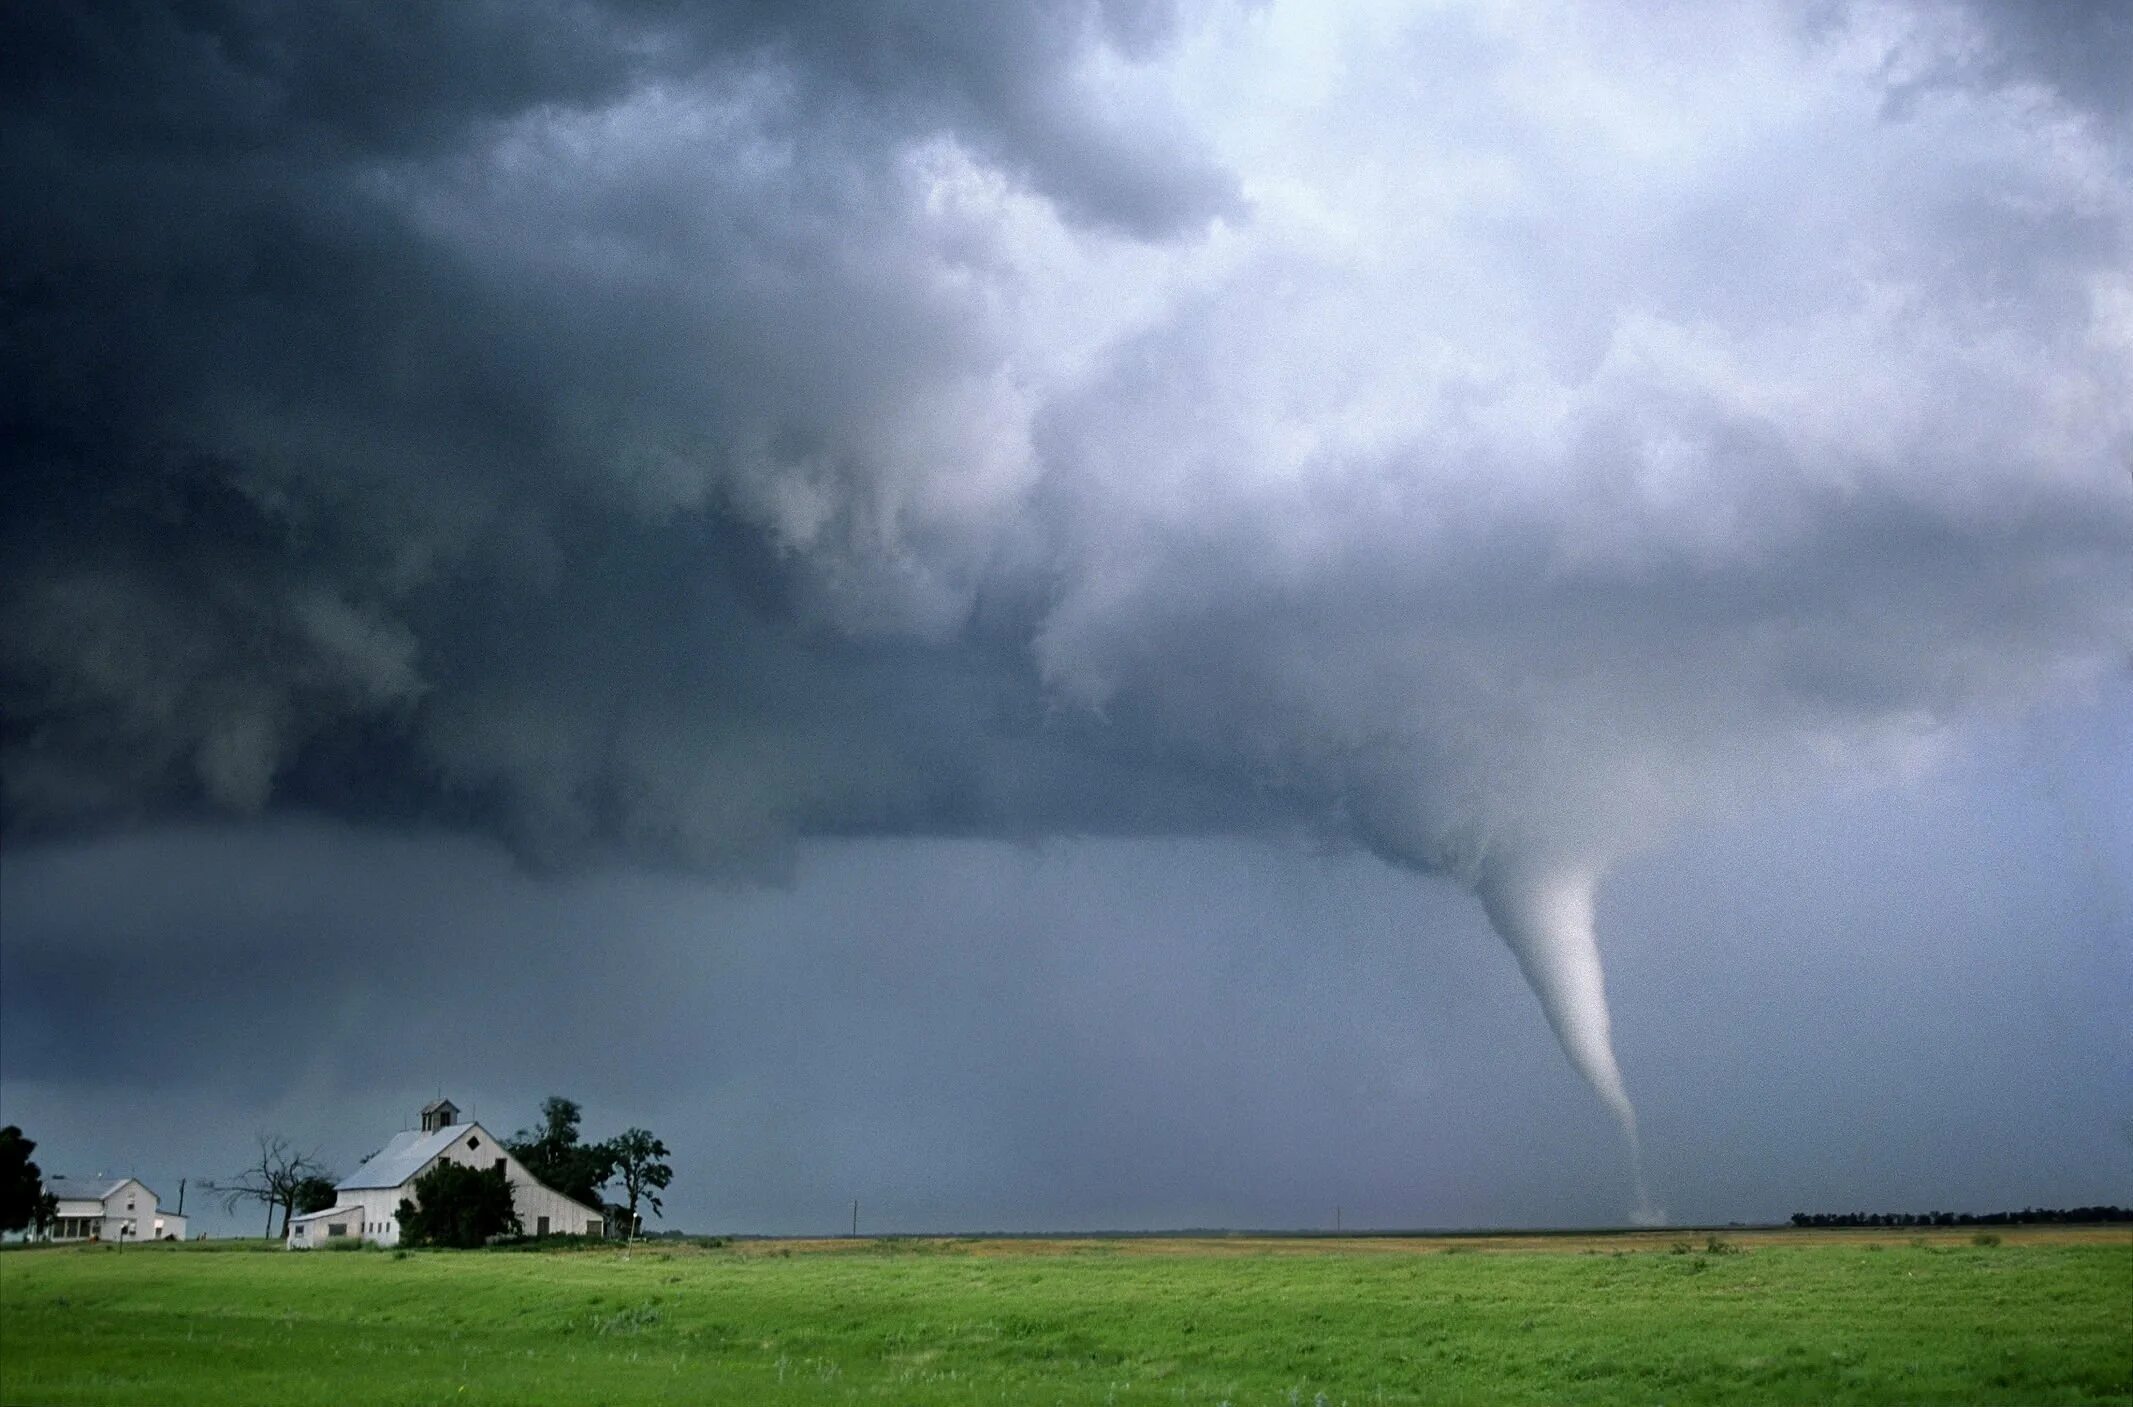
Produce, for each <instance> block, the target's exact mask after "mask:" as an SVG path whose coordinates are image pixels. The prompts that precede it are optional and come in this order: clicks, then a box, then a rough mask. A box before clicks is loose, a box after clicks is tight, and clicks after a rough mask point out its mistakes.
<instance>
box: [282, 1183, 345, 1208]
mask: <svg viewBox="0 0 2133 1407" xmlns="http://www.w3.org/2000/svg"><path fill="white" fill-rule="evenodd" d="M293 1200H294V1203H295V1206H296V1214H297V1215H298V1216H302V1215H303V1214H304V1213H305V1212H322V1211H324V1210H326V1208H328V1207H330V1206H332V1205H333V1204H334V1203H335V1202H337V1201H339V1200H340V1194H339V1193H338V1192H336V1191H334V1190H333V1179H332V1178H330V1177H322V1176H313V1177H307V1178H305V1179H304V1180H303V1181H302V1182H299V1183H297V1184H296V1187H295V1189H294V1192H293Z"/></svg>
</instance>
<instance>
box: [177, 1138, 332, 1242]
mask: <svg viewBox="0 0 2133 1407" xmlns="http://www.w3.org/2000/svg"><path fill="white" fill-rule="evenodd" d="M314 1181H323V1182H324V1183H325V1184H326V1185H327V1187H328V1188H331V1187H332V1185H333V1174H332V1173H331V1172H329V1171H327V1169H326V1165H325V1164H324V1163H322V1162H320V1161H319V1158H318V1154H316V1153H299V1152H297V1151H296V1149H295V1147H294V1146H293V1145H292V1144H291V1143H290V1142H289V1140H288V1139H286V1138H283V1137H282V1136H281V1135H280V1134H278V1133H263V1134H260V1135H259V1156H258V1157H257V1158H256V1159H255V1160H254V1161H253V1162H252V1164H251V1165H250V1166H249V1167H246V1168H244V1169H243V1170H241V1171H240V1172H238V1173H237V1174H236V1175H235V1176H233V1177H231V1178H230V1179H229V1181H227V1182H210V1183H208V1184H206V1185H207V1189H208V1191H210V1192H219V1193H221V1194H222V1205H223V1208H224V1210H226V1211H232V1212H234V1211H236V1210H237V1207H238V1204H239V1203H241V1202H263V1203H265V1204H266V1208H267V1230H266V1234H267V1235H269V1236H272V1235H273V1234H274V1212H275V1209H276V1208H279V1209H280V1210H281V1234H282V1235H284V1236H286V1235H288V1234H289V1217H290V1214H291V1213H292V1211H293V1210H294V1209H295V1207H296V1194H297V1189H298V1188H300V1187H302V1186H303V1185H304V1184H305V1183H307V1182H314ZM326 1205H327V1206H329V1207H330V1206H332V1205H333V1203H332V1201H331V1200H328V1201H327V1203H326Z"/></svg>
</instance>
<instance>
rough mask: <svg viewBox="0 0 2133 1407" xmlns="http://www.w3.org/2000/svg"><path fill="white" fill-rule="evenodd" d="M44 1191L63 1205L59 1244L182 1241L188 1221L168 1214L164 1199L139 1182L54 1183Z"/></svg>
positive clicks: (55, 1233) (57, 1225) (56, 1226)
mask: <svg viewBox="0 0 2133 1407" xmlns="http://www.w3.org/2000/svg"><path fill="white" fill-rule="evenodd" d="M44 1190H45V1191H47V1192H49V1193H51V1194H52V1199H53V1200H54V1201H56V1202H57V1203H59V1214H58V1217H57V1219H56V1220H55V1221H54V1222H53V1223H52V1229H51V1232H50V1235H51V1238H52V1239H53V1240H54V1241H182V1240H184V1239H185V1218H184V1217H183V1216H181V1215H179V1214H178V1213H176V1212H166V1211H164V1210H163V1209H162V1207H161V1206H160V1205H159V1203H160V1202H161V1200H162V1199H161V1198H159V1197H157V1196H156V1194H155V1192H154V1190H153V1189H151V1188H150V1187H149V1186H148V1184H147V1183H145V1182H143V1181H141V1180H140V1179H139V1178H137V1177H48V1178H46V1179H45V1180H44Z"/></svg>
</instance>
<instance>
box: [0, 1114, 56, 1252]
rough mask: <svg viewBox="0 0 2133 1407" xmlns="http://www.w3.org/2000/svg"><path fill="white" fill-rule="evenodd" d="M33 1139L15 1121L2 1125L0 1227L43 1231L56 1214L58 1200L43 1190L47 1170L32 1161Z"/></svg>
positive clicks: (35, 1146) (0, 1137)
mask: <svg viewBox="0 0 2133 1407" xmlns="http://www.w3.org/2000/svg"><path fill="white" fill-rule="evenodd" d="M36 1151H37V1143H36V1140H34V1139H29V1138H24V1137H23V1136H22V1130H21V1129H19V1128H17V1127H16V1126H15V1125H13V1124H9V1125H8V1126H7V1127H6V1128H0V1231H27V1230H31V1229H33V1228H34V1229H35V1230H36V1231H38V1232H40V1233H42V1232H43V1230H44V1229H45V1227H46V1226H48V1225H49V1224H50V1223H51V1220H52V1218H53V1217H54V1216H55V1215H57V1213H58V1208H59V1203H58V1201H57V1200H56V1199H54V1198H53V1196H52V1194H51V1193H49V1192H47V1191H45V1190H44V1170H43V1169H41V1168H39V1167H38V1166H37V1165H36V1164H35V1163H33V1162H31V1161H30V1154H32V1153H34V1152H36Z"/></svg>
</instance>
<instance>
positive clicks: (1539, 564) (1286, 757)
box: [0, 3, 2133, 1126]
mask: <svg viewBox="0 0 2133 1407" xmlns="http://www.w3.org/2000/svg"><path fill="white" fill-rule="evenodd" d="M1804 13H1806V14H1807V15H1808V16H1809V17H1810V18H1811V19H1812V20H1813V21H1814V22H1813V23H1803V22H1802V15H1803V12H1802V11H1800V10H1798V9H1795V8H1793V7H1786V6H1777V5H1771V6H1754V5H1751V6H1744V7H1740V8H1739V9H1738V10H1734V11H1728V12H1727V13H1726V14H1725V15H1723V16H1720V15H1718V14H1717V13H1716V12H1712V11H1703V10H1696V9H1693V8H1683V9H1661V10H1645V9H1642V8H1637V9H1633V10H1626V11H1624V12H1623V13H1622V14H1619V15H1614V16H1611V17H1608V20H1607V22H1605V23H1602V22H1601V21H1600V20H1599V19H1598V18H1593V17H1588V18H1586V19H1583V20H1581V21H1578V22H1571V21H1570V19H1568V18H1566V17H1565V16H1563V15H1552V16H1551V15H1545V14H1540V13H1533V12H1504V13H1496V12H1483V11H1475V12H1470V13H1459V14H1453V15H1448V16H1447V15H1441V14H1437V13H1434V12H1433V13H1430V14H1426V15H1419V16H1417V15H1408V14H1403V13H1400V12H1399V11H1398V9H1397V7H1390V8H1384V9H1377V10H1372V9H1369V8H1361V9H1358V10H1357V11H1356V12H1354V13H1349V12H1345V11H1334V10H1331V9H1325V8H1319V7H1286V6H1281V5H1273V6H1266V7H1258V8H1250V9H1246V10H1243V11H1238V12H1232V11H1230V10H1227V9H1223V8H1221V7H1210V8H1205V9H1201V8H1192V9H1189V10H1182V11H1173V10H1171V9H1170V8H1168V7H1165V6H1157V5H1151V6H1145V7H1144V6H1135V5H1129V4H1100V5H1088V4H1085V5H1064V4H1063V5H1046V6H1036V7H1006V8H1003V7H996V6H978V5H973V6H966V7H957V6H946V5H921V4H906V5H889V6H876V7H869V8H867V9H866V10H864V11H863V12H859V13H852V12H849V11H848V10H847V9H846V8H845V7H840V6H829V5H822V6H808V5H798V6H793V5H770V4H763V5H741V6H726V7H716V8H712V9H708V10H698V9H694V8H685V7H680V6H666V5H660V4H653V3H640V4H624V3H614V4H607V5H596V4H583V5H572V4H556V5H551V6H546V7H540V8H537V9H534V10H527V9H525V8H523V7H517V6H513V7H503V6H489V5H477V4H468V5H449V6H445V5H440V6H435V7H419V8H415V9H409V10H404V11H381V10H377V9H373V8H370V7H361V6H339V5H318V6H299V7H294V8H283V7H271V6H264V5H261V6H251V5H243V4H214V3H200V4H189V5H177V4H172V5H162V6H159V5H151V4H136V5H111V6H105V7H71V8H62V7H50V6H33V7H16V8H15V9H14V10H11V11H10V12H9V14H8V17H7V19H6V20H5V21H0V23H4V24H6V25H7V26H8V27H9V32H8V34H7V35H6V36H5V38H4V40H0V54H4V55H5V58H4V60H0V62H4V63H5V64H6V65H7V68H6V71H5V72H0V80H4V82H0V89H4V96H0V104H4V105H5V111H4V116H5V119H6V120H5V123H4V128H0V163H4V172H5V182H6V185H5V189H4V191H0V200H4V202H5V207H6V208H7V209H8V211H9V219H8V220H7V221H6V222H5V223H4V225H0V267H4V269H5V270H6V272H5V275H4V278H5V282H4V285H0V298H4V308H5V333H4V339H5V340H4V342H0V381H4V384H6V385H7V387H8V393H7V400H6V404H5V407H4V411H0V413H4V415H5V424H4V426H0V430H4V435H5V441H6V445H7V474H8V488H9V512H8V515H7V518H6V520H5V525H4V529H0V568H4V580H5V584H4V587H0V592H4V595H0V709H4V714H5V723H4V729H5V732H4V747H5V803H4V804H5V818H6V826H7V830H8V835H9V840H10V843H11V844H13V845H20V844H23V843H35V842H38V841H46V840H54V839H56V838H60V837H69V836H71V837H77V838H79V837H83V836H89V835H94V834H95V833H97V832H99V831H108V830H112V829H123V828H126V827H129V826H139V825H156V824H161V823H164V822H169V821H173V820H179V821H185V820H198V819H201V818H207V817H214V818H221V817H228V816H232V815H235V816H256V815H258V814H260V813H262V812H272V811H282V812H287V813H298V812H305V811H309V812H313V813H324V814H327V815H330V816H333V817H337V818H340V819H343V820H355V821H361V822H365V823H372V824H378V825H381V826H383V827H385V828H387V829H394V830H404V831H411V832H416V833H423V834H428V833H429V832H428V831H427V830H423V829H422V828H424V827H434V828H438V829H441V830H444V831H448V832H452V833H458V834H468V833H472V834H478V835H487V836H493V837H495V838H497V839H500V840H501V841H502V842H503V843H504V844H505V845H506V846H508V847H509V848H510V849H511V850H512V852H513V853H514V854H515V855H516V856H517V857H518V859H519V860H520V861H522V862H524V863H527V864H529V865H531V866H533V867H536V868H540V869H547V870H558V871H565V870H573V869H575V870H583V869H585V868H588V867H597V866H600V865H602V864H605V863H609V862H615V861H621V862H624V863H631V864H642V865H648V866H655V867H657V866H679V867H684V868H687V869H690V870H694V871H710V872H732V871H739V872H742V873H747V874H755V875H759V874H762V873H765V872H776V871H779V870H781V869H783V868H785V867H788V866H789V865H790V864H791V862H792V857H793V856H794V854H795V853H796V851H797V847H798V846H799V845H800V843H801V842H802V841H803V840H804V839H806V838H808V837H838V838H851V837H858V836H866V835H883V834H887V835H899V836H909V835H920V834H923V835H943V834H946V835H962V836H981V837H998V836H1009V837H1014V838H1018V839H1021V838H1034V837H1041V836H1046V835H1054V834H1060V833H1066V834H1088V833H1097V832H1104V833H1139V834H1155V833H1167V834H1194V833H1202V834H1204V833H1210V832H1255V833H1261V834H1273V833H1283V834H1291V835H1300V836H1303V837H1308V838H1310V839H1311V840H1313V841H1315V842H1318V843H1321V844H1324V845H1327V846H1329V847H1331V848H1336V849H1337V848H1340V847H1343V846H1351V845H1357V844H1360V845H1363V846H1367V847H1369V848H1370V849H1372V850H1374V851H1376V852H1377V853H1378V854H1379V855H1381V856H1383V857H1385V858H1387V859H1389V860H1392V861H1394V862H1396V863H1397V864H1400V865H1402V866H1407V867H1411V868H1416V869H1429V870H1438V871H1443V872H1446V873H1449V874H1451V875H1453V876H1455V877H1456V878H1458V879H1460V880H1461V881H1463V882H1465V883H1467V884H1468V885H1470V886H1471V887H1473V888H1475V889H1476V891H1477V892H1479V893H1480V894H1481V895H1482V896H1483V897H1484V898H1485V899H1486V900H1487V901H1488V905H1489V912H1490V914H1491V915H1492V917H1494V918H1495V920H1496V921H1497V923H1498V925H1499V927H1500V928H1501V930H1502V932H1503V934H1504V936H1505V937H1506V938H1507V939H1508V940H1509V941H1510V942H1511V944H1512V946H1513V949H1514V951H1515V952H1516V954H1517V956H1518V958H1519V960H1520V962H1521V963H1522V964H1523V965H1524V967H1525V969H1526V972H1527V974H1528V976H1529V978H1530V979H1531V981H1532V982H1533V985H1534V986H1535V989H1536V990H1537V991H1539V992H1540V994H1541V996H1542V999H1543V1002H1544V1004H1545V1005H1546V1006H1547V1008H1548V1014H1549V1016H1550V1018H1551V1020H1552V1021H1553V1022H1554V1023H1555V1026H1556V1028H1557V1030H1558V1032H1559V1033H1560V1034H1561V1036H1562V1039H1563V1041H1564V1044H1565V1046H1566V1048H1567V1049H1568V1050H1569V1051H1570V1053H1571V1056H1572V1059H1573V1061H1574V1062H1575V1063H1576V1064H1577V1065H1578V1068H1579V1069H1580V1070H1581V1071H1583V1072H1584V1073H1585V1074H1586V1075H1587V1076H1588V1078H1590V1079H1591V1080H1592V1082H1593V1083H1594V1084H1595V1085H1596V1086H1597V1087H1599V1088H1600V1089H1601V1091H1602V1093H1603V1095H1605V1096H1606V1097H1607V1098H1608V1099H1609V1101H1610V1103H1612V1104H1613V1105H1614V1106H1615V1107H1616V1108H1617V1110H1618V1111H1619V1112H1620V1113H1621V1114H1622V1115H1623V1118H1624V1121H1625V1126H1627V1123H1628V1119H1629V1106H1628V1103H1627V1098H1626V1095H1625V1094H1624V1091H1623V1088H1622V1084H1621V1081H1620V1078H1619V1075H1618V1073H1617V1072H1616V1071H1615V1068H1614V1056H1613V1054H1612V1050H1611V1046H1610V1043H1609V1034H1610V1032H1609V1022H1608V1016H1607V1011H1606V1008H1605V1005H1604V1002H1603V1001H1602V999H1601V985H1600V974H1599V958H1598V950H1597V946H1596V942H1595V938H1594V934H1593V931H1592V919H1593V914H1594V912H1595V903H1596V898H1595V896H1596V887H1597V885H1598V883H1599V879H1600V876H1601V875H1602V874H1603V873H1605V872H1606V871H1607V870H1608V868H1609V867H1610V866H1612V865H1615V864H1617V863H1620V862H1622V861H1624V860H1625V859H1626V857H1628V856H1630V855H1632V854H1634V853H1635V852H1636V851H1637V850H1638V849H1639V848H1641V847H1645V846H1649V845H1652V844H1656V843H1658V842H1659V841H1660V839H1661V838H1662V837H1663V836H1665V835H1666V834H1668V832H1669V827H1671V826H1673V825H1674V824H1676V823H1677V822H1678V821H1679V820H1680V819H1681V818H1682V817H1684V816H1692V815H1699V814H1704V815H1708V814H1717V815H1721V816H1723V815H1727V814H1732V813H1737V812H1738V811H1740V810H1741V809H1743V808H1747V807H1751V806H1759V805H1766V804H1769V803H1770V802H1771V799H1772V798H1773V797H1777V796H1781V795H1782V794H1784V793H1786V792H1787V791H1789V790H1790V789H1793V788H1800V787H1809V786H1812V785H1813V784H1815V783H1817V782H1821V781H1826V780H1828V779H1830V778H1834V777H1847V776H1852V775H1858V774H1865V775H1873V776H1884V775H1889V774H1891V773H1892V772H1900V771H1901V770H1902V769H1905V768H1915V767H1918V766H1921V765H1924V764H1926V763H1928V762H1930V761H1931V760H1933V759H1934V758H1935V757H1938V756H1947V755H1953V754H1959V753H1960V752H1961V750H1962V748H1963V747H1964V746H1965V745H1966V744H1965V739H1966V737H1967V736H1968V734H1969V731H1970V730H1974V729H1975V728H1976V727H1977V726H1978V725H1979V721H1980V720H1981V719H1992V718H1998V717H2007V716H2019V715H2020V714H2021V713H2022V712H2023V711H2024V710H2027V709H2030V708H2033V707H2036V706H2037V705H2038V704H2039V703H2040V702H2041V701H2045V700H2049V699H2052V698H2056V697H2062V696H2066V695H2069V694H2072V695H2079V694H2080V693H2081V692H2082V691H2084V690H2090V689H2094V688H2095V687H2096V686H2097V682H2098V681H2099V680H2100V679H2105V678H2108V677H2110V676H2111V674H2112V673H2113V671H2116V670H2119V669H2122V667H2123V663H2124V659H2125V652H2126V649H2127V647H2128V644H2129V641H2133V601H2129V597H2128V592H2127V590H2126V581H2127V579H2128V574H2129V572H2133V493H2129V492H2128V484H2127V479H2126V475H2125V465H2126V463H2127V462H2128V459H2129V456H2133V422H2129V420H2128V414H2129V412H2128V409H2127V408H2128V406H2129V405H2133V284H2129V282H2128V275H2127V272H2126V271H2127V269H2128V268H2129V267H2133V238H2129V232H2133V181H2129V177H2128V148H2127V139H2126V135H2125V132H2124V129H2123V125H2122V123H2116V122H2114V121H2113V120H2110V113H2111V111H2112V109H2111V108H2110V105H2109V104H2108V102H2107V101H2106V100H2105V98H2104V97H2103V96H2101V95H2100V93H2099V91H2098V87H2097V84H2096V82H2095V75H2094V74H2091V73H2089V72H2088V71H2087V70H2086V69H2085V68H2084V67H2083V62H2082V58H2083V55H2082V53H2081V52H2077V50H2076V49H2075V48H2070V47H2068V46H2066V45H2063V44H2058V43H2056V41H2054V42H2052V43H2047V42H2045V39H2044V38H2043V37H2041V31H2039V30H2038V29H2037V28H2036V27H2035V26H2034V25H2032V24H2030V23H2029V22H2028V21H2027V20H2025V19H2024V18H2022V16H2021V15H2020V14H2018V13H2016V12H2013V11H2002V10H1997V9H1992V10H1988V9H1984V8H1964V7H1943V6H1903V5H1886V6H1853V7H1845V8H1842V9H1837V10H1829V9H1825V8H1821V7H1814V8H1812V9H1811V10H1810V11H1807V12H1804ZM2084 13H2085V14H2091V15H2092V17H2094V18H2095V20H2096V23H2097V24H2098V25H2101V26H2103V27H2104V29H2107V28H2108V25H2109V23H2110V18H2109V15H2108V12H2106V11H2103V10H2097V11H2094V12H2088V11H2084ZM2104 29H2095V30H2092V33H2094V34H2103V33H2104ZM2108 42H2109V41H2108V38H2107V37H2105V38H2102V39H2096V40H2094V41H2093V43H2092V45H2091V47H2096V46H2103V45H2107V44H2108ZM262 941H265V940H262ZM909 941H911V942H912V943H915V944H918V945H919V946H923V935H918V936H913V937H911V938H910V940H909ZM891 946H896V944H893V943H892V944H891ZM255 956H257V954H255V953H254V952H253V951H252V950H249V949H247V950H245V952H244V953H243V955H242V956H241V958H240V959H234V960H233V961H249V960H252V959H253V958H254V957H255ZM9 962H10V963H11V965H12V966H11V971H13V972H14V973H15V974H16V975H17V976H18V977H19V978H21V979H22V980H24V981H29V982H31V983H32V984H33V985H35V986H36V987H38V988H39V989H40V990H42V989H45V988H48V987H57V986H58V985H59V984H60V978H61V976H62V974H63V971H64V964H63V962H61V961H60V959H59V958H58V957H57V956H56V955H55V954H54V953H52V952H39V951H32V950H22V949H15V948H12V947H11V950H10V954H9ZM54 1000H55V1002H59V1001H60V1000H61V999H60V998H56V997H55V999H54ZM52 1009H53V1010H54V1011H55V1012H56V1011H61V1010H68V1011H71V1010H72V1009H71V1008H66V1007H64V1006H63V1005H55V1006H54V1007H53V1008H52ZM94 1016H95V1013H94V1012H86V1011H75V1012H73V1014H72V1015H70V1016H69V1017H68V1018H67V1022H68V1023H73V1024H78V1023H80V1022H84V1021H88V1020H90V1019H91V1018H92V1017H94ZM55 1019H56V1018H55ZM50 1029H51V1030H58V1029H59V1027H56V1026H55V1027H51V1028H50ZM22 1048H29V1047H22Z"/></svg>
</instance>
